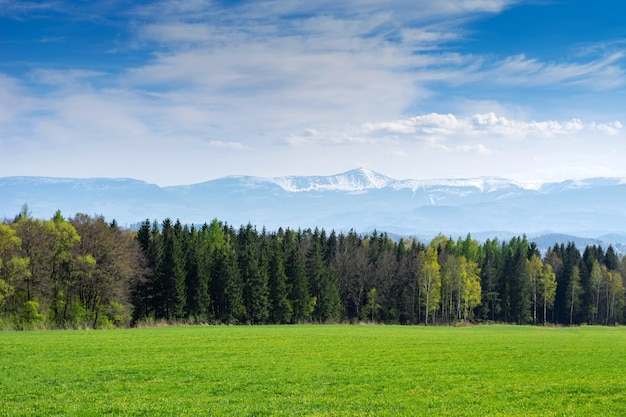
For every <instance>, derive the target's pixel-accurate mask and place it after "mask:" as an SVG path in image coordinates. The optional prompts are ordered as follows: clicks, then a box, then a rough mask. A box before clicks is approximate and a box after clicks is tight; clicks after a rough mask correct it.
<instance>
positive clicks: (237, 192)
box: [0, 168, 626, 243]
mask: <svg viewBox="0 0 626 417" xmlns="http://www.w3.org/2000/svg"><path fill="white" fill-rule="evenodd" d="M24 204H27V205H28V207H29V209H30V211H31V212H32V214H33V215H34V216H35V217H40V218H50V217H52V215H53V214H54V212H55V211H56V210H61V212H62V213H63V214H64V215H65V216H71V215H73V214H75V213H86V214H90V215H103V216H104V217H105V218H106V219H107V220H113V219H115V220H116V221H117V222H118V223H119V224H120V225H122V226H127V227H132V226H133V225H136V224H137V223H139V222H141V221H143V220H145V219H150V220H157V221H161V220H163V219H165V218H168V217H169V218H171V219H180V220H181V222H183V223H187V224H191V223H193V224H203V223H205V222H210V221H211V220H212V219H214V218H217V219H219V220H222V221H224V222H227V223H228V224H231V225H233V226H235V227H238V226H239V225H241V224H247V223H251V224H253V225H255V226H257V227H259V228H261V227H266V228H267V229H268V230H276V229H278V228H279V227H283V228H286V227H290V228H292V229H297V228H309V227H311V228H314V227H320V228H324V229H326V230H332V229H334V230H336V231H348V230H350V229H354V230H355V231H357V232H363V233H365V232H369V231H372V230H374V229H377V230H379V231H385V232H388V233H390V234H395V235H402V236H417V237H423V238H424V239H428V238H429V237H432V236H434V235H436V234H438V233H443V234H445V235H450V236H455V237H458V236H465V235H466V234H467V233H471V234H472V236H473V237H475V238H477V239H479V240H480V239H481V238H490V237H495V236H497V237H499V238H501V239H504V238H508V237H509V236H514V235H521V234H526V235H528V236H529V237H531V236H540V235H548V236H553V237H554V238H555V239H556V237H557V236H561V238H566V237H568V236H571V237H573V236H581V237H585V238H593V239H596V240H594V242H595V241H597V242H598V243H602V242H611V243H626V179H622V178H591V179H584V180H568V181H562V182H548V183H523V182H518V181H512V180H507V179H503V178H491V177H488V178H475V179H445V180H412V179H408V180H397V179H393V178H389V177H387V176H384V175H381V174H379V173H377V172H374V171H371V170H368V169H363V168H359V169H355V170H352V171H348V172H345V173H342V174H338V175H331V176H310V177H304V176H286V177H276V178H259V177H250V176H229V177H224V178H219V179H215V180H211V181H207V182H203V183H199V184H193V185H181V186H170V187H159V186H157V185H154V184H150V183H147V182H143V181H138V180H134V179H125V178H123V179H110V178H90V179H77V178H47V177H3V178H0V216H3V217H5V218H12V217H14V216H15V215H16V214H17V213H19V211H20V210H21V207H22V206H23V205H24ZM564 235H565V236H564Z"/></svg>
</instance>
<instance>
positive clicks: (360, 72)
mask: <svg viewBox="0 0 626 417" xmlns="http://www.w3.org/2000/svg"><path fill="white" fill-rule="evenodd" d="M625 12H626V3H624V2H623V1H618V0H601V1H598V2H589V1H582V0H575V1H559V0H553V1H551V0H545V1H542V0H535V1H509V0H454V1H453V0H438V1H431V0H411V1H408V0H391V1H384V2H383V1H376V0H363V1H356V0H345V1H343V2H339V3H338V2H334V1H327V0H319V1H315V2H311V1H302V0H296V1H289V0H281V1H277V0H261V1H254V2H251V1H243V0H239V1H210V0H187V1H182V0H165V1H161V2H141V1H118V0H107V1H100V2H89V1H72V2H69V1H64V0H53V1H37V2H29V1H11V0H0V176H15V175H37V176H57V177H58V176H60V177H132V178H137V179H141V180H145V181H148V182H152V183H156V184H159V185H175V184H190V183H197V182H202V181H206V180H209V179H213V178H217V177H222V176H226V175H255V176H265V177H268V176H284V175H329V174H335V173H339V172H344V171H347V170H350V169H353V168H357V167H366V168H369V169H372V170H375V171H378V172H380V173H382V174H385V175H388V176H390V177H393V178H398V179H405V178H414V179H433V178H471V177H480V176H499V177H506V178H511V179H516V180H522V181H524V180H526V181H555V180H562V179H566V178H582V177H596V176H617V177H625V178H626V163H624V159H625V157H626V133H625V131H624V126H623V123H626V106H625V104H624V103H625V102H626V101H625V100H624V98H625V92H626V88H625V83H626V73H625V66H626V24H624V23H623V16H624V15H625Z"/></svg>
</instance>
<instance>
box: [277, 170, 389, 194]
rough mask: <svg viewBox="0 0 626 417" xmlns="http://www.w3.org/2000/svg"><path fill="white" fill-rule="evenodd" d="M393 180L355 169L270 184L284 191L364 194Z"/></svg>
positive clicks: (373, 172) (369, 171) (375, 173)
mask: <svg viewBox="0 0 626 417" xmlns="http://www.w3.org/2000/svg"><path fill="white" fill-rule="evenodd" d="M394 181H395V180H392V179H391V178H389V177H386V176H384V175H382V174H379V173H377V172H375V171H372V170H370V169H367V168H357V169H353V170H351V171H347V172H344V173H342V174H336V175H330V176H312V177H303V176H289V177H278V178H273V179H272V182H274V183H275V184H277V185H279V186H280V187H282V188H283V189H284V190H285V191H290V192H303V191H344V192H364V191H367V190H370V189H379V188H384V187H386V186H387V185H389V184H391V183H392V182H394Z"/></svg>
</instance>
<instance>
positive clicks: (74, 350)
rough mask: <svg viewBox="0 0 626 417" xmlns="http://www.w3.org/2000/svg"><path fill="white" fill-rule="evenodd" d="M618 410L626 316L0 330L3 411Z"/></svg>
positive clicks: (623, 403)
mask: <svg viewBox="0 0 626 417" xmlns="http://www.w3.org/2000/svg"><path fill="white" fill-rule="evenodd" d="M36 415H40V416H52V415H59V416H61V415H63V416H67V415H70V416H72V415H73V416H90V415H91V416H96V415H98V416H100V415H137V416H139V415H142V416H143V415H145V416H200V415H233V416H235V415H236V416H245V415H248V416H265V415H318V416H325V415H329V416H331V415H343V416H358V415H361V416H385V415H387V416H391V415H397V416H409V415H438V416H439V415H440V416H471V415H475V416H485V415H490V416H497V415H500V416H505V415H506V416H528V415H537V416H592V415H596V416H611V415H613V416H618V415H619V416H623V415H626V328H607V327H581V328H535V327H515V326H477V327H464V328H450V327H401V326H330V325H324V326H314V325H302V326H255V327H244V326H239V327H162V328H150V329H129V330H110V331H41V332H3V333H0V416H36Z"/></svg>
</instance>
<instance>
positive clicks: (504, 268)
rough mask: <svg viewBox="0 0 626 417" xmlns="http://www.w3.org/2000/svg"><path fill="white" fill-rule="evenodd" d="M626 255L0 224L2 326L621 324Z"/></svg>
mask: <svg viewBox="0 0 626 417" xmlns="http://www.w3.org/2000/svg"><path fill="white" fill-rule="evenodd" d="M625 277H626V258H624V257H620V256H618V255H617V254H616V253H615V251H614V249H613V248H612V247H611V246H609V247H608V248H607V249H606V250H605V249H603V248H602V247H601V246H587V247H586V248H584V249H582V250H581V249H579V248H577V247H576V246H575V245H574V244H573V243H568V244H560V245H558V244H557V245H554V247H553V248H551V249H549V250H548V251H547V252H545V253H544V254H541V253H540V251H539V250H538V249H537V246H536V245H535V244H534V243H533V242H529V241H528V239H527V238H526V237H525V236H519V237H514V238H512V239H510V240H509V241H499V240H497V239H493V240H487V241H485V242H484V243H479V242H477V241H476V240H474V239H472V238H471V236H470V235H469V234H468V235H467V236H466V237H465V238H458V239H456V240H455V239H453V238H450V237H446V236H443V235H439V236H437V237H435V238H434V239H433V240H432V241H430V242H428V243H423V242H420V241H417V240H415V239H400V240H394V239H391V238H390V237H389V236H388V235H387V234H386V233H384V232H382V233H381V232H378V231H374V232H372V233H369V234H365V235H363V234H358V233H357V232H355V231H353V230H351V231H349V232H347V233H343V232H340V233H336V232H335V231H330V232H326V231H325V230H324V229H317V228H316V229H315V230H311V229H307V230H290V229H289V228H286V229H282V228H280V229H278V230H277V231H267V230H265V229H262V230H260V231H259V230H258V229H257V228H256V227H255V226H253V225H251V224H248V225H242V226H240V227H239V228H234V227H233V226H231V225H228V224H226V223H224V222H221V221H219V220H217V219H215V220H213V221H211V222H210V223H206V224H204V225H202V226H195V225H183V224H181V222H180V221H172V220H171V219H165V220H163V221H161V222H158V221H150V220H146V221H144V222H143V223H141V226H140V227H139V230H127V229H123V228H120V227H119V226H118V225H117V223H116V222H115V221H112V222H110V223H109V222H107V221H106V220H105V219H104V218H103V217H101V216H89V215H86V214H76V215H75V216H74V217H70V218H67V219H66V218H64V217H63V215H62V214H61V213H60V212H57V213H55V214H54V216H53V217H52V218H51V219H50V220H41V219H36V218H33V217H32V216H31V215H30V213H29V211H28V208H27V206H24V208H23V209H22V211H21V212H20V214H18V215H17V216H16V217H15V218H14V219H12V220H5V221H4V222H2V223H0V329H20V330H26V329H57V328H111V327H128V326H143V325H156V324H158V323H173V324H184V323H192V324H199V323H208V324H278V323H285V324H287V323H337V322H344V323H356V322H373V323H385V324H407V325H415V324H424V325H451V324H457V323H486V322H494V323H515V324H534V325H547V324H550V325H581V324H601V325H614V324H619V323H623V322H624V308H625V307H624V299H625V294H624V278H625Z"/></svg>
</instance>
